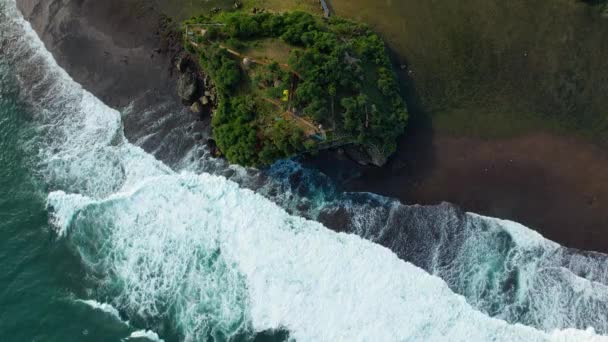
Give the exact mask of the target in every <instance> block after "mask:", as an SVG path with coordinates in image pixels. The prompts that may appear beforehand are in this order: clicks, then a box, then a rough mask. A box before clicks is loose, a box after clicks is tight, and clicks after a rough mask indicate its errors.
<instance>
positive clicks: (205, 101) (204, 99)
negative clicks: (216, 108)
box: [200, 96, 209, 106]
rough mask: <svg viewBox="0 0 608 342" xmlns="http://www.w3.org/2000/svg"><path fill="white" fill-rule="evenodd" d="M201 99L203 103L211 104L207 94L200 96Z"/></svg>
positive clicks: (204, 104)
mask: <svg viewBox="0 0 608 342" xmlns="http://www.w3.org/2000/svg"><path fill="white" fill-rule="evenodd" d="M200 101H201V104H202V105H203V106H206V105H208V104H209V98H208V97H207V96H203V97H201V98H200Z"/></svg>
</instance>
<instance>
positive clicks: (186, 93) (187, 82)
mask: <svg viewBox="0 0 608 342" xmlns="http://www.w3.org/2000/svg"><path fill="white" fill-rule="evenodd" d="M197 91H198V80H197V78H196V75H194V73H192V72H186V73H183V74H181V75H179V78H178V80H177V95H179V97H180V98H181V99H182V101H183V102H184V103H185V104H187V105H191V104H192V103H194V101H196V93H197Z"/></svg>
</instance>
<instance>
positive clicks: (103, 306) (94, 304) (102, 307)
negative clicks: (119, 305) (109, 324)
mask: <svg viewBox="0 0 608 342" xmlns="http://www.w3.org/2000/svg"><path fill="white" fill-rule="evenodd" d="M78 302H80V303H83V304H85V305H88V306H89V307H91V308H93V309H95V310H99V311H103V312H105V313H107V314H109V315H111V316H112V317H114V318H116V319H117V320H118V321H121V322H123V321H122V319H121V318H120V313H119V312H118V310H117V309H116V308H115V307H113V306H112V305H111V304H108V303H100V302H98V301H96V300H94V299H86V300H85V299H79V300H78ZM123 323H125V324H128V323H126V322H123Z"/></svg>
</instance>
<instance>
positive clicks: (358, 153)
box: [344, 145, 390, 167]
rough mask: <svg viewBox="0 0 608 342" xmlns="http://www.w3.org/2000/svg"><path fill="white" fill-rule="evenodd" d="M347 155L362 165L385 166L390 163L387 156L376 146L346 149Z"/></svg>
mask: <svg viewBox="0 0 608 342" xmlns="http://www.w3.org/2000/svg"><path fill="white" fill-rule="evenodd" d="M344 152H345V153H346V155H347V156H348V157H349V158H351V159H352V160H354V161H355V162H357V163H358V164H360V165H374V166H378V167H380V166H384V165H385V164H386V163H387V162H388V157H390V156H387V155H386V154H384V153H382V152H381V151H380V150H379V149H378V148H376V147H375V146H355V145H350V146H346V147H344Z"/></svg>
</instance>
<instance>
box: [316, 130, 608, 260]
mask: <svg viewBox="0 0 608 342" xmlns="http://www.w3.org/2000/svg"><path fill="white" fill-rule="evenodd" d="M423 135H425V134H419V135H417V136H416V135H414V136H410V137H408V138H406V139H403V141H402V142H401V146H400V150H399V152H398V154H397V155H396V156H395V157H394V158H393V159H392V160H391V161H390V163H389V164H388V165H387V166H386V167H384V168H371V167H359V166H357V165H355V164H354V163H353V162H352V161H350V160H348V159H347V158H345V157H343V158H341V159H339V160H338V161H336V159H335V155H333V154H329V153H326V154H323V155H321V156H319V158H318V159H317V160H309V161H308V162H309V163H311V164H312V165H314V166H315V167H318V168H320V169H321V170H324V171H325V172H326V173H328V174H332V175H333V177H334V178H336V179H342V186H343V188H344V189H346V190H348V191H368V192H374V193H377V194H381V195H386V196H390V197H395V198H398V199H400V200H401V201H402V202H403V203H406V204H438V203H441V202H444V201H446V202H451V203H455V204H457V205H458V206H460V207H461V208H463V209H464V210H466V211H470V212H475V213H478V214H482V215H486V216H492V217H498V218H502V219H509V220H513V221H516V222H519V223H522V224H524V225H526V226H528V227H530V228H532V229H535V230H537V231H538V232H540V233H541V234H542V235H544V236H545V237H547V238H549V239H551V240H553V241H557V242H559V243H560V244H563V245H566V246H568V247H573V248H579V249H585V250H594V251H603V252H607V251H608V210H606V209H605V208H606V207H607V206H608V153H607V151H605V150H603V149H600V148H598V147H596V146H594V145H592V144H589V143H587V142H585V141H581V140H579V139H576V138H571V137H559V136H555V135H550V134H546V133H536V134H531V135H527V136H522V137H518V138H511V139H505V140H482V139H478V138H470V137H451V136H423ZM344 170H350V171H351V172H349V173H345V172H344ZM353 170H357V171H356V172H354V174H353V173H352V171H353Z"/></svg>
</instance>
